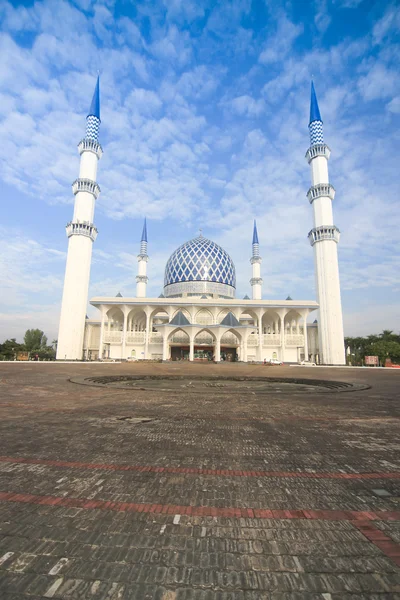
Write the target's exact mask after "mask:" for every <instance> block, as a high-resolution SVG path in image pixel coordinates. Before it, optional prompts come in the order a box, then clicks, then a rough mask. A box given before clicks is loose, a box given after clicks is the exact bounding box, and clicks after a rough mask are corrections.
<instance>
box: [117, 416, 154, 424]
mask: <svg viewBox="0 0 400 600" xmlns="http://www.w3.org/2000/svg"><path fill="white" fill-rule="evenodd" d="M114 419H115V420H116V421H124V422H125V423H148V422H149V421H153V420H154V419H151V418H149V417H114Z"/></svg>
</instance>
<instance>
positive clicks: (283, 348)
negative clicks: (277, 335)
mask: <svg viewBox="0 0 400 600" xmlns="http://www.w3.org/2000/svg"><path fill="white" fill-rule="evenodd" d="M280 324H281V361H282V362H285V317H284V316H283V317H281V318H280Z"/></svg>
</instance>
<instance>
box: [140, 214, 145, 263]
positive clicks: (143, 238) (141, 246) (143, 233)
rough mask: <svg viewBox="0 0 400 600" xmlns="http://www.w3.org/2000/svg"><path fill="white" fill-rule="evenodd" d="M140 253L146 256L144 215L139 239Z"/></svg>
mask: <svg viewBox="0 0 400 600" xmlns="http://www.w3.org/2000/svg"><path fill="white" fill-rule="evenodd" d="M140 254H141V255H142V256H147V220H146V217H145V219H144V223H143V231H142V238H141V240H140Z"/></svg>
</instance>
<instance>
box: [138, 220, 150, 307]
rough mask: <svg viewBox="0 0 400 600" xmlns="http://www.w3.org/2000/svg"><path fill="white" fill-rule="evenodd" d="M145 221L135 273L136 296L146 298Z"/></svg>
mask: <svg viewBox="0 0 400 600" xmlns="http://www.w3.org/2000/svg"><path fill="white" fill-rule="evenodd" d="M148 260H149V257H148V255H147V223H146V219H145V220H144V224H143V231H142V239H141V240H140V254H138V263H139V264H138V274H137V275H136V298H146V289H147V282H148V280H149V278H148V277H147V261H148Z"/></svg>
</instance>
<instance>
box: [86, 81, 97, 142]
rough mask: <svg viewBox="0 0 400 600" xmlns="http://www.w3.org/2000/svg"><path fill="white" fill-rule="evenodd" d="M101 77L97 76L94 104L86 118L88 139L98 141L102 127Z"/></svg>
mask: <svg viewBox="0 0 400 600" xmlns="http://www.w3.org/2000/svg"><path fill="white" fill-rule="evenodd" d="M100 123H101V121H100V76H99V75H97V82H96V87H95V89H94V94H93V98H92V103H91V105H90V108H89V112H88V115H87V117H86V138H87V139H91V140H95V141H96V142H97V141H98V137H99V127H100Z"/></svg>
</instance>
